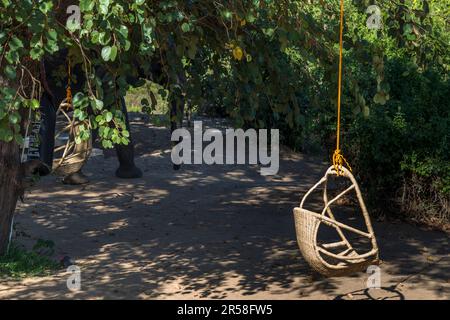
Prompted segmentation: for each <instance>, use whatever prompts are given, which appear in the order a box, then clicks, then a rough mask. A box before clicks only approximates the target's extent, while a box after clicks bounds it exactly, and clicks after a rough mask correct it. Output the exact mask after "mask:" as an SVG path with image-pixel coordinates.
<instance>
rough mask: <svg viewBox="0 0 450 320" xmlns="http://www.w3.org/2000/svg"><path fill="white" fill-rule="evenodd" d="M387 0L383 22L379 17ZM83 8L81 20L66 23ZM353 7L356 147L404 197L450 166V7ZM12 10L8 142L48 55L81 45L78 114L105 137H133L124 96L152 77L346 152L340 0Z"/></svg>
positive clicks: (38, 5)
mask: <svg viewBox="0 0 450 320" xmlns="http://www.w3.org/2000/svg"><path fill="white" fill-rule="evenodd" d="M373 3H376V4H377V5H378V6H379V7H380V9H381V13H382V19H381V20H382V28H381V29H379V30H369V29H368V27H367V25H366V21H367V19H368V14H367V13H366V9H367V7H368V6H369V5H371V4H373ZM70 4H79V8H80V10H81V17H82V20H81V24H77V23H76V20H70V19H69V22H70V23H69V24H66V20H67V18H68V15H67V14H66V8H67V7H68V5H70ZM345 8H346V19H345V37H344V43H345V48H344V97H343V116H344V119H343V126H344V135H347V134H348V137H347V138H346V139H345V141H347V147H346V148H347V150H344V153H345V154H348V158H349V160H350V162H351V163H353V164H354V166H355V168H356V169H357V170H358V172H359V173H360V175H361V178H362V180H363V181H364V184H365V186H366V188H367V190H368V191H369V193H370V194H373V195H374V196H375V195H376V196H377V197H380V196H381V197H382V198H385V197H386V198H395V194H396V192H397V189H398V187H399V186H400V185H401V183H402V181H404V179H406V178H407V177H408V176H410V175H411V174H412V173H414V174H418V175H421V174H423V172H427V174H428V173H429V172H430V171H433V173H429V176H428V177H435V176H437V175H440V174H441V172H448V171H446V169H445V164H446V161H447V160H448V102H447V101H446V100H447V98H448V96H449V95H448V71H449V65H450V56H449V52H450V51H449V44H450V33H449V32H448V16H449V8H450V3H449V0H378V1H369V0H363V1H361V0H345ZM0 19H1V31H0V48H1V51H0V80H1V81H0V82H1V84H2V87H1V88H0V96H1V99H0V140H3V141H11V140H12V139H15V140H16V141H17V142H18V143H20V142H21V140H22V138H21V133H22V132H23V126H24V120H25V119H24V114H26V112H24V110H25V111H26V110H28V109H29V108H32V109H36V108H37V107H38V105H39V103H38V102H37V99H38V98H39V91H40V90H39V89H40V85H42V83H40V82H39V81H38V80H40V79H39V78H38V75H37V74H38V73H39V72H37V71H36V70H38V69H39V68H36V67H35V66H36V64H37V65H38V64H39V61H40V60H41V59H42V58H43V57H44V56H49V55H50V56H51V55H54V54H56V53H57V52H58V51H60V50H62V49H68V50H69V54H68V56H70V58H71V61H72V62H73V63H74V64H79V65H81V66H82V67H83V70H84V72H85V74H86V79H87V82H86V85H85V87H84V88H83V90H81V91H80V92H78V93H77V94H75V97H74V105H75V108H76V116H77V117H78V118H80V119H86V118H89V119H90V120H91V121H90V123H91V127H92V128H99V134H100V138H102V139H103V146H104V147H112V146H113V144H115V143H124V144H126V143H128V138H129V133H128V132H127V131H126V129H125V125H124V121H123V115H122V113H121V111H120V107H119V106H118V105H117V104H118V101H119V98H120V97H122V96H125V94H126V92H127V90H128V89H129V88H130V86H139V85H143V84H144V82H143V81H142V79H140V78H142V77H144V78H149V79H150V78H151V79H152V80H154V81H155V82H159V83H163V84H164V88H161V90H159V92H158V93H159V95H160V97H161V99H162V100H164V101H165V100H167V99H168V100H172V101H174V100H180V99H182V98H183V96H184V95H185V97H186V98H187V101H188V102H189V104H190V105H191V106H192V107H193V108H196V109H197V110H200V111H205V112H207V113H218V114H220V115H223V116H229V117H231V118H232V119H233V120H234V121H235V124H236V126H247V127H250V126H251V127H255V128H279V129H280V130H281V139H282V142H284V143H285V144H288V145H290V146H292V147H293V148H295V149H299V150H309V149H314V148H313V146H314V145H315V144H317V143H319V144H320V145H324V146H325V148H326V149H327V152H331V151H332V149H333V148H334V145H333V144H334V142H333V141H334V138H335V136H334V132H335V123H336V111H335V110H336V96H337V70H338V68H337V61H338V60H337V53H338V30H339V1H336V0H319V1H287V0H280V1H273V0H233V1H209V0H189V1H178V0H164V1H144V0H134V1H129V0H94V1H91V0H81V1H68V0H66V1H50V0H39V1H38V0H24V1H21V2H20V6H19V5H17V3H16V2H15V1H11V0H2V1H1V2H0ZM74 21H75V23H74ZM155 63H157V64H160V65H161V72H160V74H158V75H153V77H152V73H153V72H152V70H153V68H154V66H155ZM30 65H31V66H30ZM33 66H34V67H35V68H33ZM184 77H186V83H185V84H184V87H183V88H182V87H180V78H184ZM23 80H28V81H25V82H26V85H24V84H23V83H24V81H23ZM25 87H26V88H25ZM30 88H31V89H32V90H31V89H30ZM25 89H28V90H25ZM143 104H144V105H145V106H148V108H149V109H152V108H155V101H143ZM180 116H181V115H180V114H178V115H177V116H176V117H180ZM172 120H173V119H172ZM89 129H90V128H86V130H85V131H84V132H82V133H81V137H82V138H83V139H87V138H88V137H89ZM414 157H416V158H414ZM412 159H418V160H414V161H413V160H412ZM429 163H433V166H431V167H432V168H439V169H436V170H435V169H433V170H431V169H429V167H428V165H427V166H425V165H424V164H429ZM441 164H442V165H441ZM424 166H425V167H427V168H428V169H426V170H424ZM381 168H383V170H381ZM442 170H443V171H442ZM442 179H443V180H442V183H441V187H440V188H439V190H441V191H442V192H446V190H448V183H447V182H448V181H447V180H446V178H442ZM446 181H447V182H446Z"/></svg>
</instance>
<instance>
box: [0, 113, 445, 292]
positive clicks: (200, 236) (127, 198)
mask: <svg viewBox="0 0 450 320" xmlns="http://www.w3.org/2000/svg"><path fill="white" fill-rule="evenodd" d="M133 130H134V134H135V140H136V142H137V153H138V155H139V156H138V158H137V163H138V165H139V166H140V167H141V168H142V169H143V170H144V173H145V176H144V178H143V179H139V180H135V181H124V180H120V179H117V178H115V177H114V171H115V169H116V167H117V160H116V159H115V158H114V157H111V156H110V155H111V153H110V152H107V153H106V157H104V156H102V155H100V156H96V157H93V158H91V159H90V161H89V163H88V165H87V166H86V168H85V172H86V174H87V175H88V176H89V177H90V179H91V180H92V182H91V183H90V184H89V185H87V186H83V187H69V186H64V185H62V184H61V183H60V181H59V180H60V179H59V178H57V177H48V178H45V179H43V180H42V181H41V182H39V184H38V185H37V186H36V187H35V188H34V189H33V190H32V192H31V193H29V194H28V196H27V199H26V202H25V203H24V204H21V205H20V206H19V208H18V214H17V216H16V230H17V231H18V232H16V236H15V237H16V241H19V242H21V243H28V244H31V243H34V242H35V241H36V240H37V239H39V238H42V239H46V240H52V241H54V242H55V244H56V255H57V256H64V255H68V256H70V257H71V258H72V260H73V261H74V262H75V263H76V265H77V266H79V267H80V268H81V277H82V287H81V291H79V292H71V291H69V290H68V289H67V287H66V280H67V278H68V276H69V274H68V273H67V272H66V271H65V270H62V271H61V272H59V273H56V274H54V275H52V276H48V277H36V278H27V279H23V280H20V281H17V280H5V279H3V280H0V298H1V299H10V298H12V299H71V298H76V299H179V298H180V299H201V298H208V299H450V281H449V274H450V257H449V236H448V234H445V233H440V232H433V231H428V230H425V229H420V228H418V227H415V226H412V225H408V224H404V223H390V222H380V221H378V222H377V221H375V222H374V224H375V225H374V227H375V231H376V234H377V237H378V241H379V245H380V250H381V257H382V259H383V264H382V265H381V281H382V289H371V290H366V289H365V288H366V282H367V279H368V274H365V273H360V274H356V275H353V276H351V277H345V278H338V279H326V278H323V277H321V276H319V275H317V274H315V273H314V272H312V271H311V270H310V269H309V267H308V265H307V264H306V263H305V262H304V260H303V259H302V257H301V255H300V252H299V250H298V247H297V244H296V238H295V229H294V223H293V216H292V208H293V207H295V206H297V205H298V201H299V198H300V195H301V194H303V193H304V192H305V191H306V190H308V188H309V187H310V186H311V185H312V184H313V183H315V182H316V180H317V179H318V178H319V177H320V176H321V175H322V174H323V172H324V170H325V169H326V164H323V163H320V162H318V161H317V159H313V158H307V157H305V156H303V155H300V154H293V153H291V152H287V151H284V152H282V155H281V156H282V159H281V164H280V171H279V174H278V175H277V176H272V177H263V176H261V175H260V174H259V169H258V167H256V166H206V165H192V166H184V167H183V169H182V170H180V171H177V172H174V171H173V170H172V165H171V162H170V144H169V142H168V141H169V132H168V130H166V129H165V128H161V127H156V126H153V125H150V124H146V123H144V122H143V121H141V120H140V119H138V118H135V119H134V121H133Z"/></svg>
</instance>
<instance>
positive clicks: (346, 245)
mask: <svg viewBox="0 0 450 320" xmlns="http://www.w3.org/2000/svg"><path fill="white" fill-rule="evenodd" d="M340 170H342V172H341V173H340V176H341V177H345V178H347V179H349V180H350V182H351V186H350V187H349V188H347V189H346V190H344V191H343V192H341V193H340V194H339V195H337V196H336V197H335V198H333V199H331V200H328V190H327V189H328V188H327V187H328V180H329V178H330V177H331V176H338V174H337V172H336V170H335V168H334V166H332V167H330V168H329V169H328V170H327V172H326V174H325V176H324V177H323V178H322V179H320V181H319V182H318V183H317V184H316V185H315V186H314V187H312V188H311V189H310V190H309V191H308V192H307V193H306V195H305V196H304V197H303V199H302V201H301V203H300V207H299V208H295V209H294V218H295V228H296V233H297V242H298V245H299V247H300V251H301V253H302V255H303V257H304V258H305V260H306V261H307V262H308V263H309V264H310V266H311V267H312V268H313V269H314V270H316V271H317V272H319V273H321V274H322V275H324V276H327V277H337V276H345V275H349V274H351V273H355V272H359V271H364V270H366V269H367V267H368V266H369V265H374V264H378V262H379V254H378V246H377V242H376V239H375V234H374V232H373V228H372V224H371V222H370V217H369V213H368V212H367V208H366V206H365V204H364V201H363V198H362V195H361V191H360V189H359V186H358V184H357V182H356V179H355V178H354V177H353V175H352V174H351V173H350V171H349V170H348V169H346V168H344V167H342V168H341V169H340ZM322 185H323V204H324V207H323V210H322V212H321V213H320V214H319V213H316V212H313V211H310V210H307V209H305V208H304V205H305V201H306V200H307V198H308V197H309V196H310V195H311V194H312V193H313V191H314V190H316V189H317V188H319V187H320V186H322ZM352 190H354V191H355V192H356V196H357V198H358V202H359V205H360V207H361V211H362V215H363V217H364V222H365V225H366V229H367V231H363V230H361V229H358V228H355V227H352V226H349V225H347V224H345V223H343V222H339V221H337V220H336V218H335V215H334V214H333V212H332V210H331V207H330V206H331V205H332V204H333V203H336V201H338V200H339V199H341V198H342V197H343V196H344V195H345V194H347V193H348V192H350V191H352ZM321 225H325V226H328V227H331V228H333V229H335V231H336V232H337V235H338V237H339V238H340V240H339V241H337V242H328V243H320V242H319V239H318V238H319V228H320V226H321ZM344 232H347V233H353V234H356V235H358V236H360V237H362V238H363V239H366V240H367V241H368V242H369V245H370V247H371V248H370V249H369V250H367V251H365V252H363V253H359V252H358V251H357V250H356V249H355V248H354V247H353V246H352V244H351V243H350V241H349V239H348V238H347V237H346V235H345V234H344ZM332 251H335V252H332Z"/></svg>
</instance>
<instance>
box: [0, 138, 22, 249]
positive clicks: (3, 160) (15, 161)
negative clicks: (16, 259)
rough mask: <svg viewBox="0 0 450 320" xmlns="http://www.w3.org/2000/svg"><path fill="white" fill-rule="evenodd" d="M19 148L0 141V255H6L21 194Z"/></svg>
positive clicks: (11, 143)
mask: <svg viewBox="0 0 450 320" xmlns="http://www.w3.org/2000/svg"><path fill="white" fill-rule="evenodd" d="M21 171H22V170H21V164H20V154H19V146H18V145H17V143H16V142H14V141H13V142H8V143H6V142H3V141H0V255H2V254H4V253H6V249H7V248H8V243H9V237H10V232H11V224H12V218H13V215H14V210H15V209H16V204H17V200H18V199H19V196H21V195H22V194H23V188H22V178H23V177H22V172H21Z"/></svg>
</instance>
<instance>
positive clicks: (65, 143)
mask: <svg viewBox="0 0 450 320" xmlns="http://www.w3.org/2000/svg"><path fill="white" fill-rule="evenodd" d="M81 125H84V126H86V127H89V120H84V121H80V120H78V119H76V118H75V117H74V115H73V108H72V106H71V104H69V103H67V102H66V100H65V101H64V102H63V103H61V105H60V106H59V108H58V111H57V113H56V130H55V149H54V152H53V155H54V157H53V173H55V174H57V175H61V176H68V175H71V174H73V173H75V172H78V171H79V170H80V169H81V168H82V167H83V165H84V164H85V163H86V161H87V160H88V158H89V155H90V153H91V150H92V138H91V137H90V138H89V139H88V140H83V141H81V143H79V144H77V143H76V142H75V137H76V136H77V134H78V133H79V131H80V126H81Z"/></svg>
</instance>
